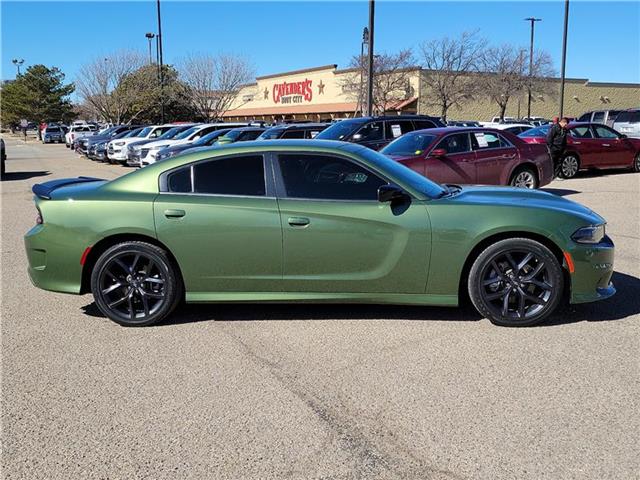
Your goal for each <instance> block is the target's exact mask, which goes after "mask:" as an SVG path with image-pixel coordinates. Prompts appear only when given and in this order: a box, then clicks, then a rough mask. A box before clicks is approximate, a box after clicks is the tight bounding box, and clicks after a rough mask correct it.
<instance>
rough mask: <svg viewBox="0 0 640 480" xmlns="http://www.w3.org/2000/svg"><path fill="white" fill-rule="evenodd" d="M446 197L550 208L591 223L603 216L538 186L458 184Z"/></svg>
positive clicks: (601, 220) (467, 201)
mask: <svg viewBox="0 0 640 480" xmlns="http://www.w3.org/2000/svg"><path fill="white" fill-rule="evenodd" d="M446 198H448V199H449V200H450V201H452V202H455V203H458V204H469V205H491V206H504V207H516V208H517V207H521V208H535V209H540V210H552V211H555V212H559V213H565V214H569V215H572V216H575V217H579V218H580V219H582V220H584V221H586V222H588V223H590V224H593V225H595V224H599V223H604V222H605V220H604V218H602V217H601V216H600V215H598V214H597V213H595V212H594V211H593V210H591V209H589V208H587V207H585V206H584V205H581V204H579V203H577V202H574V201H571V200H568V199H566V198H564V197H561V196H559V195H554V194H553V193H549V192H545V191H542V190H529V189H526V188H512V187H488V186H477V185H471V186H464V187H462V189H461V190H460V191H459V192H458V193H455V194H453V195H452V196H450V197H446Z"/></svg>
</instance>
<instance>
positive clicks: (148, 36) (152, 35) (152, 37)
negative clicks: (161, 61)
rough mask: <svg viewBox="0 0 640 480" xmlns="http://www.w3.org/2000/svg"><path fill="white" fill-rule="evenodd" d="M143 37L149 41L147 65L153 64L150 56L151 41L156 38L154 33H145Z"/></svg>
mask: <svg viewBox="0 0 640 480" xmlns="http://www.w3.org/2000/svg"><path fill="white" fill-rule="evenodd" d="M144 36H145V37H147V40H149V65H151V64H152V63H153V57H152V56H151V40H153V39H154V38H155V36H156V34H155V33H151V32H148V33H145V34H144Z"/></svg>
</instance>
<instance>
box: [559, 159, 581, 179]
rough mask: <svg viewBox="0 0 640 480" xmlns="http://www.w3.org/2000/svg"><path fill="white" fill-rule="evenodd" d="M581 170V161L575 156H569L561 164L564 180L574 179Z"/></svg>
mask: <svg viewBox="0 0 640 480" xmlns="http://www.w3.org/2000/svg"><path fill="white" fill-rule="evenodd" d="M578 170H580V160H578V157H576V156H575V155H572V154H570V155H567V156H566V157H564V158H563V159H562V163H561V164H560V172H561V173H562V177H563V178H573V177H575V176H576V173H578Z"/></svg>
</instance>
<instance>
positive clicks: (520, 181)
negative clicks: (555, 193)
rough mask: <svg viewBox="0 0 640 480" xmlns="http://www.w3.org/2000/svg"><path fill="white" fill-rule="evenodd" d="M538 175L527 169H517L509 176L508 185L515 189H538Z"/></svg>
mask: <svg viewBox="0 0 640 480" xmlns="http://www.w3.org/2000/svg"><path fill="white" fill-rule="evenodd" d="M538 184H539V182H538V175H536V172H535V171H534V170H533V169H531V168H529V167H522V168H519V169H517V170H516V171H515V172H514V173H513V175H512V176H511V180H510V181H509V185H511V186H512V187H517V188H528V189H531V190H534V189H536V188H538Z"/></svg>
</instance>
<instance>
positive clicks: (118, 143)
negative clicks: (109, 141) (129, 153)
mask: <svg viewBox="0 0 640 480" xmlns="http://www.w3.org/2000/svg"><path fill="white" fill-rule="evenodd" d="M114 145H115V146H116V147H121V146H122V145H124V142H116V143H114Z"/></svg>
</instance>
